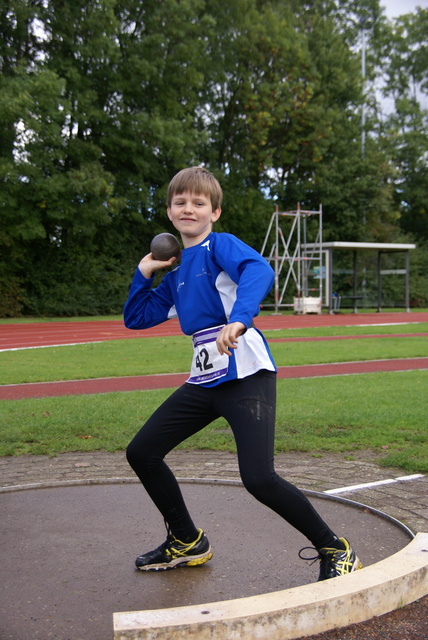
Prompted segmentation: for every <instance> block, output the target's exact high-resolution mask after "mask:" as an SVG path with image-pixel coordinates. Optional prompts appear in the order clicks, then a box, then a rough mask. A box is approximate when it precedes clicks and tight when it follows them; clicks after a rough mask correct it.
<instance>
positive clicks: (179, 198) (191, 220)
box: [167, 191, 221, 248]
mask: <svg viewBox="0 0 428 640" xmlns="http://www.w3.org/2000/svg"><path fill="white" fill-rule="evenodd" d="M167 212H168V218H169V219H170V220H171V222H172V224H173V225H174V227H175V228H176V229H177V231H179V232H180V234H181V239H182V241H183V245H184V247H185V248H186V247H193V246H195V245H197V244H199V243H200V242H202V241H203V240H204V239H205V238H206V237H207V236H208V235H209V234H210V233H211V229H212V225H213V222H215V221H216V220H218V219H219V217H220V214H221V207H218V208H217V209H214V210H213V208H212V204H211V199H210V197H209V196H206V195H204V194H201V193H199V194H196V193H191V192H190V191H185V192H184V193H180V194H175V195H174V196H173V198H172V200H171V206H170V207H168V209H167Z"/></svg>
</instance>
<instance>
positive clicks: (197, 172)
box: [166, 167, 223, 211]
mask: <svg viewBox="0 0 428 640" xmlns="http://www.w3.org/2000/svg"><path fill="white" fill-rule="evenodd" d="M185 191H189V192H190V193H195V194H196V195H201V194H203V195H205V196H209V197H210V200H211V205H212V208H213V211H215V209H218V207H220V206H221V202H222V199H223V191H222V188H221V186H220V184H219V182H218V180H217V179H216V178H215V177H214V176H213V174H212V173H210V172H209V171H207V169H204V168H203V167H188V168H187V169H182V170H181V171H179V172H178V173H177V174H176V175H175V176H174V177H173V179H172V180H171V182H170V183H169V186H168V192H167V197H166V204H167V206H168V207H170V206H171V202H172V199H173V197H174V196H175V195H177V194H178V195H180V194H182V193H184V192H185Z"/></svg>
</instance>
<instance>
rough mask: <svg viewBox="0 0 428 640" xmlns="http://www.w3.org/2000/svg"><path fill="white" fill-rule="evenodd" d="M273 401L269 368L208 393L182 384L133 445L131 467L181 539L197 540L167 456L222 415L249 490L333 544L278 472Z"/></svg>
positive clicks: (317, 542)
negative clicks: (230, 432) (233, 440)
mask: <svg viewBox="0 0 428 640" xmlns="http://www.w3.org/2000/svg"><path fill="white" fill-rule="evenodd" d="M275 404H276V374H275V373H273V372H270V371H259V372H258V373H256V374H254V375H252V376H249V377H247V378H243V379H241V380H233V381H230V382H224V383H223V384H220V385H218V386H217V387H211V388H209V389H208V388H205V387H201V386H198V385H193V384H184V385H183V386H182V387H180V388H179V389H177V391H175V393H173V394H172V395H171V396H170V397H169V398H168V399H167V400H166V401H165V402H164V403H163V404H162V405H161V406H160V407H159V408H158V409H157V410H156V411H155V413H154V414H153V415H152V416H151V418H149V420H148V421H147V422H146V424H145V425H144V426H143V427H142V429H141V430H140V431H139V433H138V434H137V435H136V436H135V438H134V439H133V440H132V442H131V443H130V444H129V446H128V449H127V458H128V462H129V464H130V465H131V467H132V468H133V469H134V471H135V473H136V474H137V476H138V477H139V478H140V480H141V482H142V483H143V485H144V487H145V489H146V490H147V492H148V494H149V495H150V497H151V499H152V500H153V502H154V503H155V505H156V506H157V508H158V509H159V511H160V512H161V514H162V515H163V517H164V519H165V521H166V522H167V523H168V524H169V526H170V528H171V531H172V533H173V534H174V535H175V536H176V537H177V538H178V539H179V540H182V541H191V540H194V539H195V537H196V536H195V531H196V529H195V525H194V523H193V521H192V519H191V517H190V515H189V512H188V510H187V507H186V504H185V502H184V500H183V496H182V494H181V490H180V488H179V485H178V483H177V480H176V478H175V476H174V475H173V473H172V471H171V470H170V469H169V467H168V466H167V464H166V463H165V461H164V457H165V456H166V454H167V453H168V452H169V451H171V450H172V449H173V448H174V447H176V446H177V445H178V444H179V443H180V442H182V441H183V440H185V439H186V438H188V437H189V436H191V435H193V434H194V433H196V432H197V431H200V430H201V429H202V428H203V427H205V426H206V425H207V424H209V423H210V422H212V421H213V420H215V419H216V418H218V417H220V416H222V417H224V418H225V419H226V420H227V421H228V423H229V424H230V426H231V428H232V431H233V434H234V437H235V440H236V445H237V451H238V461H239V470H240V473H241V478H242V482H243V484H244V486H245V488H246V489H247V490H248V491H249V492H250V493H251V494H252V495H253V496H254V497H255V498H257V500H259V501H260V502H262V503H263V504H265V505H266V506H268V507H270V508H271V509H273V511H276V513H278V514H279V515H280V516H282V517H283V518H284V519H285V520H286V521H287V522H289V523H290V524H291V525H292V526H293V527H295V528H296V529H298V530H299V531H300V532H301V533H303V534H304V535H305V536H306V537H307V538H308V539H309V540H310V541H311V542H312V544H313V545H314V546H315V547H317V548H320V547H325V546H331V544H332V543H333V541H334V540H335V539H336V536H335V535H334V533H333V532H332V531H331V530H330V529H329V527H328V526H327V525H326V523H325V522H324V521H323V520H322V519H321V517H320V516H319V515H318V513H317V512H316V511H315V509H314V508H313V506H312V505H311V503H310V502H309V500H308V499H307V498H306V497H305V496H304V494H303V493H302V492H301V491H300V490H299V489H297V488H296V487H295V486H294V485H292V484H291V483H290V482H288V481H286V480H284V479H283V478H281V477H280V476H278V474H277V473H276V472H275V470H274V454H273V450H274V429H275Z"/></svg>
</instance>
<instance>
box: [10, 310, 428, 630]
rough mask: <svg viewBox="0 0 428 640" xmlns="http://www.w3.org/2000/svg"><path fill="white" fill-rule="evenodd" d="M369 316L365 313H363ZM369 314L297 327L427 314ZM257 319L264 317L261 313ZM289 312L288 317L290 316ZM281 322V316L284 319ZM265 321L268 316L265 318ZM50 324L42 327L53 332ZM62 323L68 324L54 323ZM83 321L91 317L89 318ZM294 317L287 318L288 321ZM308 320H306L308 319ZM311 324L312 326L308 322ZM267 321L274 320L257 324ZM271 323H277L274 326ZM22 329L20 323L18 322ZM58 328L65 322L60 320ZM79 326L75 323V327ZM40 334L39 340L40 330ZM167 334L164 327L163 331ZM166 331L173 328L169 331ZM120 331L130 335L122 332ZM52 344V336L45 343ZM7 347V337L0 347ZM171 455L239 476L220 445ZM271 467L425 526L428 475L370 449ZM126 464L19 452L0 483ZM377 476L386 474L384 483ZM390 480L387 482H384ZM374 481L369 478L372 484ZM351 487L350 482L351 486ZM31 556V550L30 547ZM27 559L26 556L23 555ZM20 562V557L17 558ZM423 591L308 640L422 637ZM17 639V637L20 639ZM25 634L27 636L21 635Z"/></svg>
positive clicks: (88, 475) (427, 625)
mask: <svg viewBox="0 0 428 640" xmlns="http://www.w3.org/2000/svg"><path fill="white" fill-rule="evenodd" d="M370 315H371V316H372V317H369V316H370ZM389 315H392V316H393V317H387V316H386V314H385V315H383V314H368V315H364V316H363V315H361V316H359V317H358V318H355V316H354V317H353V318H352V319H351V320H350V319H349V317H345V316H333V317H332V316H316V317H309V316H303V317H298V319H297V320H298V323H299V324H298V326H305V323H309V320H311V321H316V322H317V324H315V326H322V325H327V324H329V325H330V324H332V320H335V319H336V318H337V321H336V322H337V324H345V323H346V322H347V323H349V324H352V325H355V324H358V323H361V324H375V323H376V321H377V322H378V323H379V324H381V323H383V322H385V323H386V324H389V323H392V322H397V323H400V322H418V321H426V320H427V314H388V316H389ZM260 320H262V319H260ZM294 320H295V318H292V321H293V322H294ZM282 321H283V319H282ZM266 322H267V321H266ZM269 322H270V324H275V323H276V322H277V319H275V318H270V319H269ZM47 324H49V325H50V328H49V327H47V328H46V331H47V332H48V334H49V338H52V336H51V333H50V330H51V329H52V325H51V324H50V323H47ZM56 324H62V325H64V324H66V323H56ZM87 324H89V323H87ZM291 324H292V323H291ZM307 326H309V324H308V325H307ZM311 326H314V325H313V324H312V325H311ZM167 327H168V331H170V330H171V329H172V330H174V327H173V325H168V324H167V325H165V328H167ZM263 328H265V329H266V328H273V327H270V326H269V327H263ZM277 328H280V327H279V325H278V327H277ZM21 329H22V327H21ZM59 329H66V327H64V326H62V327H59ZM77 330H78V328H77V327H76V331H77ZM99 330H100V331H101V333H103V335H102V336H101V335H99V337H98V339H97V341H98V340H105V339H123V337H124V336H123V335H122V331H123V329H122V328H121V327H120V326H119V324H117V326H116V325H115V328H114V331H116V333H114V335H109V336H107V335H106V324H105V323H101V326H100V328H99ZM12 333H13V335H14V337H15V338H16V336H17V335H18V333H21V331H18V325H14V326H13V327H12ZM48 334H46V335H45V340H46V336H47V335H48ZM66 334H67V335H66V336H63V337H62V339H61V340H60V341H59V342H58V340H59V337H58V336H54V339H55V342H54V344H64V342H65V340H67V342H68V341H69V340H70V327H68V330H67V329H66ZM164 335H166V334H164ZM169 335H171V333H169ZM3 337H4V338H5V339H6V344H7V346H6V348H21V347H22V344H21V347H19V346H18V343H17V342H15V343H13V344H14V345H16V346H13V347H10V346H9V345H11V344H12V343H11V339H12V335H11V334H10V333H8V335H7V336H6V335H4V336H3ZM126 337H135V334H132V332H128V335H127V336H126ZM87 340H88V336H87V335H85V336H83V335H80V336H78V335H77V334H76V340H75V341H76V342H83V341H87ZM32 341H33V342H31V341H27V345H28V346H38V345H36V344H35V343H34V336H32ZM51 344H52V342H51ZM1 346H3V348H5V343H3V345H1V344H0V347H1ZM169 462H170V465H171V467H172V468H173V469H174V471H175V472H176V474H177V475H178V476H179V477H181V478H205V479H207V478H210V479H214V480H216V479H217V480H218V479H237V478H238V468H237V463H236V458H235V456H234V455H232V454H228V453H222V452H201V451H190V452H186V451H183V450H177V451H174V452H173V453H172V454H171V455H170V456H169ZM276 466H277V470H278V472H279V473H281V475H284V476H285V477H287V478H288V479H289V480H290V481H291V482H293V483H294V484H296V485H297V486H299V487H301V488H302V489H306V490H312V491H318V492H323V491H331V490H337V489H340V488H344V487H347V488H348V489H347V490H346V491H345V492H344V493H340V495H341V496H342V497H345V498H349V499H351V500H353V501H357V502H360V503H363V504H366V505H370V506H371V507H372V508H374V509H379V510H381V511H384V512H386V513H388V514H389V515H390V516H392V517H394V518H397V519H398V520H400V521H401V522H403V523H404V524H406V525H407V526H408V527H409V528H410V529H411V530H412V531H413V532H418V531H425V532H426V531H428V491H427V489H428V478H427V477H426V476H423V477H418V478H413V479H399V478H400V477H401V476H403V475H404V474H403V472H402V471H400V470H398V469H391V468H386V467H382V466H381V465H380V464H379V459H378V458H376V457H374V454H372V453H371V452H358V453H356V454H355V459H354V460H347V459H345V458H344V457H343V456H341V455H323V456H322V457H313V456H310V455H307V454H299V453H286V454H281V455H279V456H278V457H277V462H276ZM130 475H131V474H130V471H129V469H128V466H127V464H126V461H125V459H124V454H123V453H115V454H108V453H103V452H96V453H87V454H83V453H80V454H64V455H60V456H58V457H56V458H47V457H44V456H21V457H17V458H0V487H13V486H16V485H28V484H36V485H37V484H38V483H41V484H46V483H48V484H52V485H53V486H55V485H57V484H58V483H61V484H63V483H64V482H67V481H75V480H79V481H82V480H83V481H85V480H87V481H90V480H92V479H98V480H99V479H105V478H108V479H112V478H122V479H123V478H126V477H130ZM383 481H388V482H387V483H383V484H382V482H383ZM389 481H391V482H389ZM367 483H369V485H370V486H366V487H360V488H356V489H352V487H353V486H354V485H361V484H367ZM371 483H373V484H371ZM350 487H351V488H350ZM29 560H30V561H31V549H30V552H29ZM27 561H28V558H27ZM23 562H24V565H25V560H24V561H23ZM427 614H428V597H425V598H423V599H422V600H421V601H419V602H417V603H413V604H412V605H409V606H407V607H405V608H403V609H401V610H398V611H395V612H393V613H391V614H388V615H387V616H382V617H381V618H378V619H374V620H372V621H369V622H367V623H363V624H359V625H353V626H352V627H348V628H347V629H340V630H337V631H332V632H328V633H324V634H319V635H317V636H312V640H368V639H373V640H386V639H388V640H425V639H426V638H427V637H428V615H427ZM49 637H53V638H55V635H52V634H49ZM2 640H3V637H2ZM18 640H23V638H18ZM26 640H32V639H31V638H26Z"/></svg>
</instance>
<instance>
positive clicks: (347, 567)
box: [299, 538, 363, 582]
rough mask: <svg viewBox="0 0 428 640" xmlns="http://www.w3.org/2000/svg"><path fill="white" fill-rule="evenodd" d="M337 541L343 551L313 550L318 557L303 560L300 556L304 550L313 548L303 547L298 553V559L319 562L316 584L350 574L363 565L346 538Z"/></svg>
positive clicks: (333, 549) (329, 548)
mask: <svg viewBox="0 0 428 640" xmlns="http://www.w3.org/2000/svg"><path fill="white" fill-rule="evenodd" d="M339 540H340V542H341V543H342V544H343V546H344V547H345V548H344V549H335V548H333V547H323V548H322V549H314V550H315V551H317V552H318V555H317V556H315V557H312V558H305V557H304V556H302V555H301V554H302V551H304V550H305V549H313V548H314V547H304V548H303V549H301V550H300V551H299V557H300V558H302V560H312V561H313V562H315V561H316V560H319V561H320V574H319V577H318V582H320V581H321V580H329V579H330V578H337V577H339V576H344V575H346V574H347V573H352V571H357V570H358V569H362V568H363V563H362V562H361V560H360V559H359V558H358V556H357V555H356V553H355V551H354V550H353V548H352V547H351V545H350V544H349V542H348V540H347V539H346V538H339Z"/></svg>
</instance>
